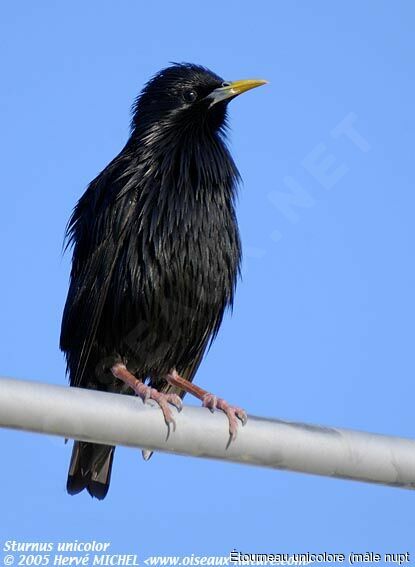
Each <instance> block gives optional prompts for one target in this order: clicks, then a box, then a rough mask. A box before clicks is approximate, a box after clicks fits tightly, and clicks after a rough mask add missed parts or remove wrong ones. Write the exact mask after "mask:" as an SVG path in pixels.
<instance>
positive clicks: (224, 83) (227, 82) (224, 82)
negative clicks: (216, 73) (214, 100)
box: [222, 81, 231, 88]
mask: <svg viewBox="0 0 415 567" xmlns="http://www.w3.org/2000/svg"><path fill="white" fill-rule="evenodd" d="M230 86H231V84H230V82H229V81H223V83H222V88H225V87H230Z"/></svg>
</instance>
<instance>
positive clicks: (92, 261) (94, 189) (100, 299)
mask: <svg viewBox="0 0 415 567" xmlns="http://www.w3.org/2000/svg"><path fill="white" fill-rule="evenodd" d="M114 161H115V160H114ZM111 165H112V164H110V166H108V168H107V170H109V169H110V167H111ZM103 174H105V170H104V172H103V173H102V174H101V176H99V177H98V178H97V180H95V181H94V182H92V183H91V185H90V187H89V189H88V191H87V192H86V193H85V195H84V197H82V198H81V200H80V202H79V203H78V205H77V207H76V208H75V211H74V214H73V216H72V219H71V221H70V223H69V226H68V230H67V237H68V239H69V242H71V241H72V242H73V243H74V244H75V249H74V258H75V256H76V257H77V262H76V263H75V264H73V268H72V274H71V285H70V289H69V293H68V298H67V302H66V306H65V310H64V315H63V320H62V332H61V349H62V350H64V351H66V354H67V360H68V367H69V370H70V384H71V386H81V385H82V383H83V381H84V378H85V376H84V375H85V370H86V367H87V364H88V359H89V357H90V354H91V350H92V348H93V344H94V341H95V337H96V333H97V329H98V325H99V323H100V320H101V316H102V311H103V308H104V305H105V301H106V299H107V295H108V290H109V288H110V285H111V279H112V276H113V272H114V268H115V267H116V265H117V261H118V260H119V256H120V254H121V251H122V248H123V245H124V243H125V240H126V236H127V235H128V233H129V230H130V227H131V218H132V215H133V214H134V207H133V206H131V200H132V199H134V196H129V195H127V193H128V191H129V192H130V195H131V194H133V191H131V189H132V188H133V187H132V183H126V184H125V186H124V188H123V191H122V193H121V194H120V193H118V195H116V196H115V199H114V201H113V207H114V208H112V209H111V210H112V213H113V217H114V218H112V219H110V220H109V219H108V218H105V219H104V220H102V218H101V225H102V226H100V227H97V225H96V224H95V223H97V222H98V221H97V215H95V210H93V211H92V213H90V214H89V215H88V214H87V212H86V209H87V208H91V201H97V200H98V199H100V198H101V197H100V194H101V195H104V194H105V193H107V194H108V193H109V190H108V185H107V186H106V184H104V183H102V181H101V179H102V177H104V175H103ZM108 177H110V175H108ZM108 177H107V183H108V181H110V180H109V179H108ZM100 178H101V179H100ZM100 181H101V182H100ZM127 189H128V191H127ZM103 198H105V196H104V197H103ZM128 199H129V204H128V205H127V200H128ZM93 208H94V206H92V209H93ZM106 212H107V213H108V210H107V211H106ZM85 219H87V220H85ZM112 223H115V224H116V230H114V224H112ZM103 227H104V228H103ZM92 234H95V235H97V234H98V235H99V237H98V241H95V242H93V243H92V245H91V235H92ZM85 242H88V246H86V245H84V243H85ZM91 247H92V249H91ZM75 251H77V254H75ZM78 337H79V339H78V340H77V338H78ZM74 346H75V348H74Z"/></svg>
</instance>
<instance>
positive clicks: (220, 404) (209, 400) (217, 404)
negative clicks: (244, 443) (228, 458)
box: [202, 393, 248, 441]
mask: <svg viewBox="0 0 415 567" xmlns="http://www.w3.org/2000/svg"><path fill="white" fill-rule="evenodd" d="M202 405H203V407H206V408H209V409H210V411H211V412H214V411H215V409H219V410H222V411H223V412H224V413H225V414H226V416H227V418H228V421H229V435H230V441H235V439H236V436H237V433H238V419H239V420H240V421H241V423H242V425H243V426H244V425H245V424H246V422H247V421H248V416H247V414H246V411H245V410H243V409H241V408H239V407H237V406H231V405H230V404H228V402H226V401H225V400H223V399H222V398H218V397H217V396H215V395H214V394H210V393H207V394H205V395H204V396H203V398H202Z"/></svg>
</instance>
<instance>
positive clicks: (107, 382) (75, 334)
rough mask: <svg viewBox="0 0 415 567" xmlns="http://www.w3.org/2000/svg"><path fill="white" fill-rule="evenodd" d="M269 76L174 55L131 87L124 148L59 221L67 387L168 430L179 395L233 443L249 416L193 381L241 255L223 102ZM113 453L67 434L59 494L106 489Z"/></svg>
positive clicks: (94, 492)
mask: <svg viewBox="0 0 415 567" xmlns="http://www.w3.org/2000/svg"><path fill="white" fill-rule="evenodd" d="M265 82H266V81H260V80H246V81H236V82H231V83H229V82H224V81H223V79H221V78H220V77H218V76H217V75H216V74H215V73H213V72H212V71H209V70H208V69H206V68H204V67H201V66H198V65H193V64H188V63H183V64H174V65H173V66H171V67H168V68H166V69H164V70H162V71H160V72H159V73H158V74H157V75H155V76H154V77H153V78H152V79H151V80H150V81H149V82H148V83H147V85H146V86H145V87H144V89H143V91H142V92H141V94H140V95H139V96H138V98H137V100H136V102H135V104H134V106H133V118H132V124H131V135H130V138H129V140H128V141H127V144H126V145H125V147H124V148H123V149H122V150H121V152H120V153H119V154H118V156H117V157H115V159H113V161H111V163H110V164H109V165H108V166H107V167H106V168H105V169H104V170H103V171H102V172H101V173H100V174H99V175H98V176H97V177H96V178H95V179H94V180H93V181H92V182H91V183H90V185H89V186H88V188H87V190H86V191H85V193H84V195H83V196H82V197H81V198H80V200H79V201H78V203H77V205H76V207H75V209H74V211H73V214H72V217H71V219H70V221H69V223H68V227H67V246H70V245H72V246H73V258H72V269H71V276H70V287H69V292H68V297H67V301H66V305H65V309H64V313H63V319H62V329H61V337H60V348H61V349H62V350H63V351H64V353H65V356H66V361H67V370H68V374H69V377H70V385H71V386H78V387H82V388H91V389H96V390H103V391H109V392H119V393H125V394H134V393H135V394H137V395H139V396H141V397H142V398H143V400H144V401H146V400H147V399H149V398H151V399H154V400H156V402H157V403H158V404H159V406H160V407H161V409H162V411H163V414H164V418H165V420H166V423H167V425H168V426H169V427H170V426H171V425H173V426H174V419H173V413H172V410H171V405H170V404H173V405H174V406H176V407H177V409H181V397H183V395H184V393H185V392H190V393H192V394H194V395H196V396H197V397H199V398H200V399H201V400H202V401H203V405H205V406H206V407H209V408H210V409H212V410H213V409H215V408H219V409H221V410H223V411H225V413H226V414H227V415H228V418H229V431H230V436H231V439H232V438H234V437H235V435H236V430H237V422H238V418H239V419H240V420H241V421H242V422H243V423H244V422H245V421H246V414H245V412H244V411H243V410H241V409H240V408H236V407H234V406H230V405H229V404H227V402H225V401H224V400H222V399H218V398H216V396H213V395H212V394H210V393H208V392H206V391H205V390H202V389H201V388H198V387H197V386H194V385H192V384H191V382H192V380H193V377H194V374H195V372H196V370H197V368H198V366H199V364H200V361H201V359H202V357H203V354H204V352H205V350H206V348H207V346H208V345H209V343H210V342H211V341H212V339H213V338H214V337H215V335H216V334H217V332H218V329H219V326H220V324H221V321H222V317H223V314H224V311H225V309H226V308H227V307H228V306H231V305H232V302H233V297H234V291H235V284H236V280H237V277H238V272H239V266H240V259H241V247H240V240H239V233H238V227H237V222H236V217H235V210H234V200H235V191H236V185H237V182H238V178H239V174H238V170H237V168H236V166H235V164H234V162H233V160H232V157H231V156H230V154H229V151H228V149H227V147H226V145H225V131H226V111H227V104H228V102H229V101H230V100H232V99H233V98H234V97H236V96H237V95H239V94H240V93H243V92H244V91H247V90H249V89H252V88H254V87H257V86H259V85H262V84H264V83H265ZM114 449H115V448H114V447H110V446H105V445H97V444H91V443H85V442H80V441H75V443H74V448H73V452H72V459H71V464H70V468H69V475H68V482H67V490H68V492H69V493H70V494H76V493H78V492H80V491H81V490H83V489H84V488H86V489H87V490H88V492H89V493H90V494H91V495H92V496H95V497H97V498H99V499H102V498H104V497H105V495H106V493H107V491H108V487H109V482H110V476H111V467H112V460H113V455H114ZM147 456H148V455H147Z"/></svg>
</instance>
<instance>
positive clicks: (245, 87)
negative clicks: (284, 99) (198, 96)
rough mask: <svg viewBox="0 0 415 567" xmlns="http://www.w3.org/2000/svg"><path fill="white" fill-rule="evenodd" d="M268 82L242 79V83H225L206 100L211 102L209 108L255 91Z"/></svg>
mask: <svg viewBox="0 0 415 567" xmlns="http://www.w3.org/2000/svg"><path fill="white" fill-rule="evenodd" d="M267 83H268V81H264V80H262V79H244V80H242V81H233V82H232V83H227V84H225V85H224V86H222V87H219V88H218V89H215V90H214V91H212V92H211V93H210V94H209V95H208V97H207V98H209V99H210V100H211V101H212V102H211V103H210V106H213V105H214V104H216V103H218V102H220V101H222V100H226V99H229V98H234V97H235V96H238V95H240V94H242V93H244V92H246V91H250V90H251V89H255V88H256V87H260V86H261V85H266V84H267Z"/></svg>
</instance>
